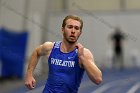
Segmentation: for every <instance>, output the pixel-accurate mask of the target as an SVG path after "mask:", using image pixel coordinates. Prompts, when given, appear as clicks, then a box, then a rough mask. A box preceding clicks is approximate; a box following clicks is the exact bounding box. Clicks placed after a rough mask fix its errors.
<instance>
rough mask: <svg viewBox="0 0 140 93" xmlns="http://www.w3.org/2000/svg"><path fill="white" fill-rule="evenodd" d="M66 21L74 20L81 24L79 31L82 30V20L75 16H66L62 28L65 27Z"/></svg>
mask: <svg viewBox="0 0 140 93" xmlns="http://www.w3.org/2000/svg"><path fill="white" fill-rule="evenodd" d="M68 19H74V20H77V21H79V22H80V23H81V27H80V29H81V30H82V28H83V20H82V19H81V18H80V17H78V16H76V15H68V16H66V17H65V18H64V20H63V23H62V27H65V26H66V21H67V20H68Z"/></svg>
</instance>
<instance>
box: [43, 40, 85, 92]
mask: <svg viewBox="0 0 140 93" xmlns="http://www.w3.org/2000/svg"><path fill="white" fill-rule="evenodd" d="M60 46H61V42H55V43H54V46H53V49H52V52H51V54H50V56H49V59H48V65H49V74H48V79H47V82H46V85H45V88H44V90H43V93H77V92H78V88H79V86H80V83H81V79H82V77H83V74H84V69H82V68H80V67H79V63H78V54H77V51H78V49H76V48H75V49H74V50H73V51H71V52H69V53H63V52H61V50H60Z"/></svg>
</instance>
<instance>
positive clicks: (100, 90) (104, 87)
mask: <svg viewBox="0 0 140 93" xmlns="http://www.w3.org/2000/svg"><path fill="white" fill-rule="evenodd" d="M138 79H139V78H138V77H131V78H129V79H128V80H131V81H134V80H138ZM126 80H127V78H124V79H119V80H116V81H112V82H109V83H106V84H104V85H102V86H101V87H99V88H97V89H96V90H94V91H92V92H91V93H103V92H104V91H106V90H107V89H109V88H111V87H114V86H116V85H119V84H127V82H126ZM131 93H134V92H131Z"/></svg>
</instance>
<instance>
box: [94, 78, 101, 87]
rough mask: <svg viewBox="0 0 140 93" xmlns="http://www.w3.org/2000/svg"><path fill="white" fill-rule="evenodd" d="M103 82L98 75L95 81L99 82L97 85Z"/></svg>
mask: <svg viewBox="0 0 140 93" xmlns="http://www.w3.org/2000/svg"><path fill="white" fill-rule="evenodd" d="M101 82H102V78H101V77H98V78H96V79H95V80H94V83H95V84H97V85H99V84H101Z"/></svg>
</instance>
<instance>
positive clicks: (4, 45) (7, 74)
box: [0, 28, 28, 79]
mask: <svg viewBox="0 0 140 93" xmlns="http://www.w3.org/2000/svg"><path fill="white" fill-rule="evenodd" d="M27 39H28V32H27V31H24V32H14V31H9V29H6V28H1V29H0V58H1V59H0V60H1V67H2V69H1V71H2V72H1V77H2V78H20V79H22V78H23V76H24V72H23V71H24V65H25V52H26V46H27Z"/></svg>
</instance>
